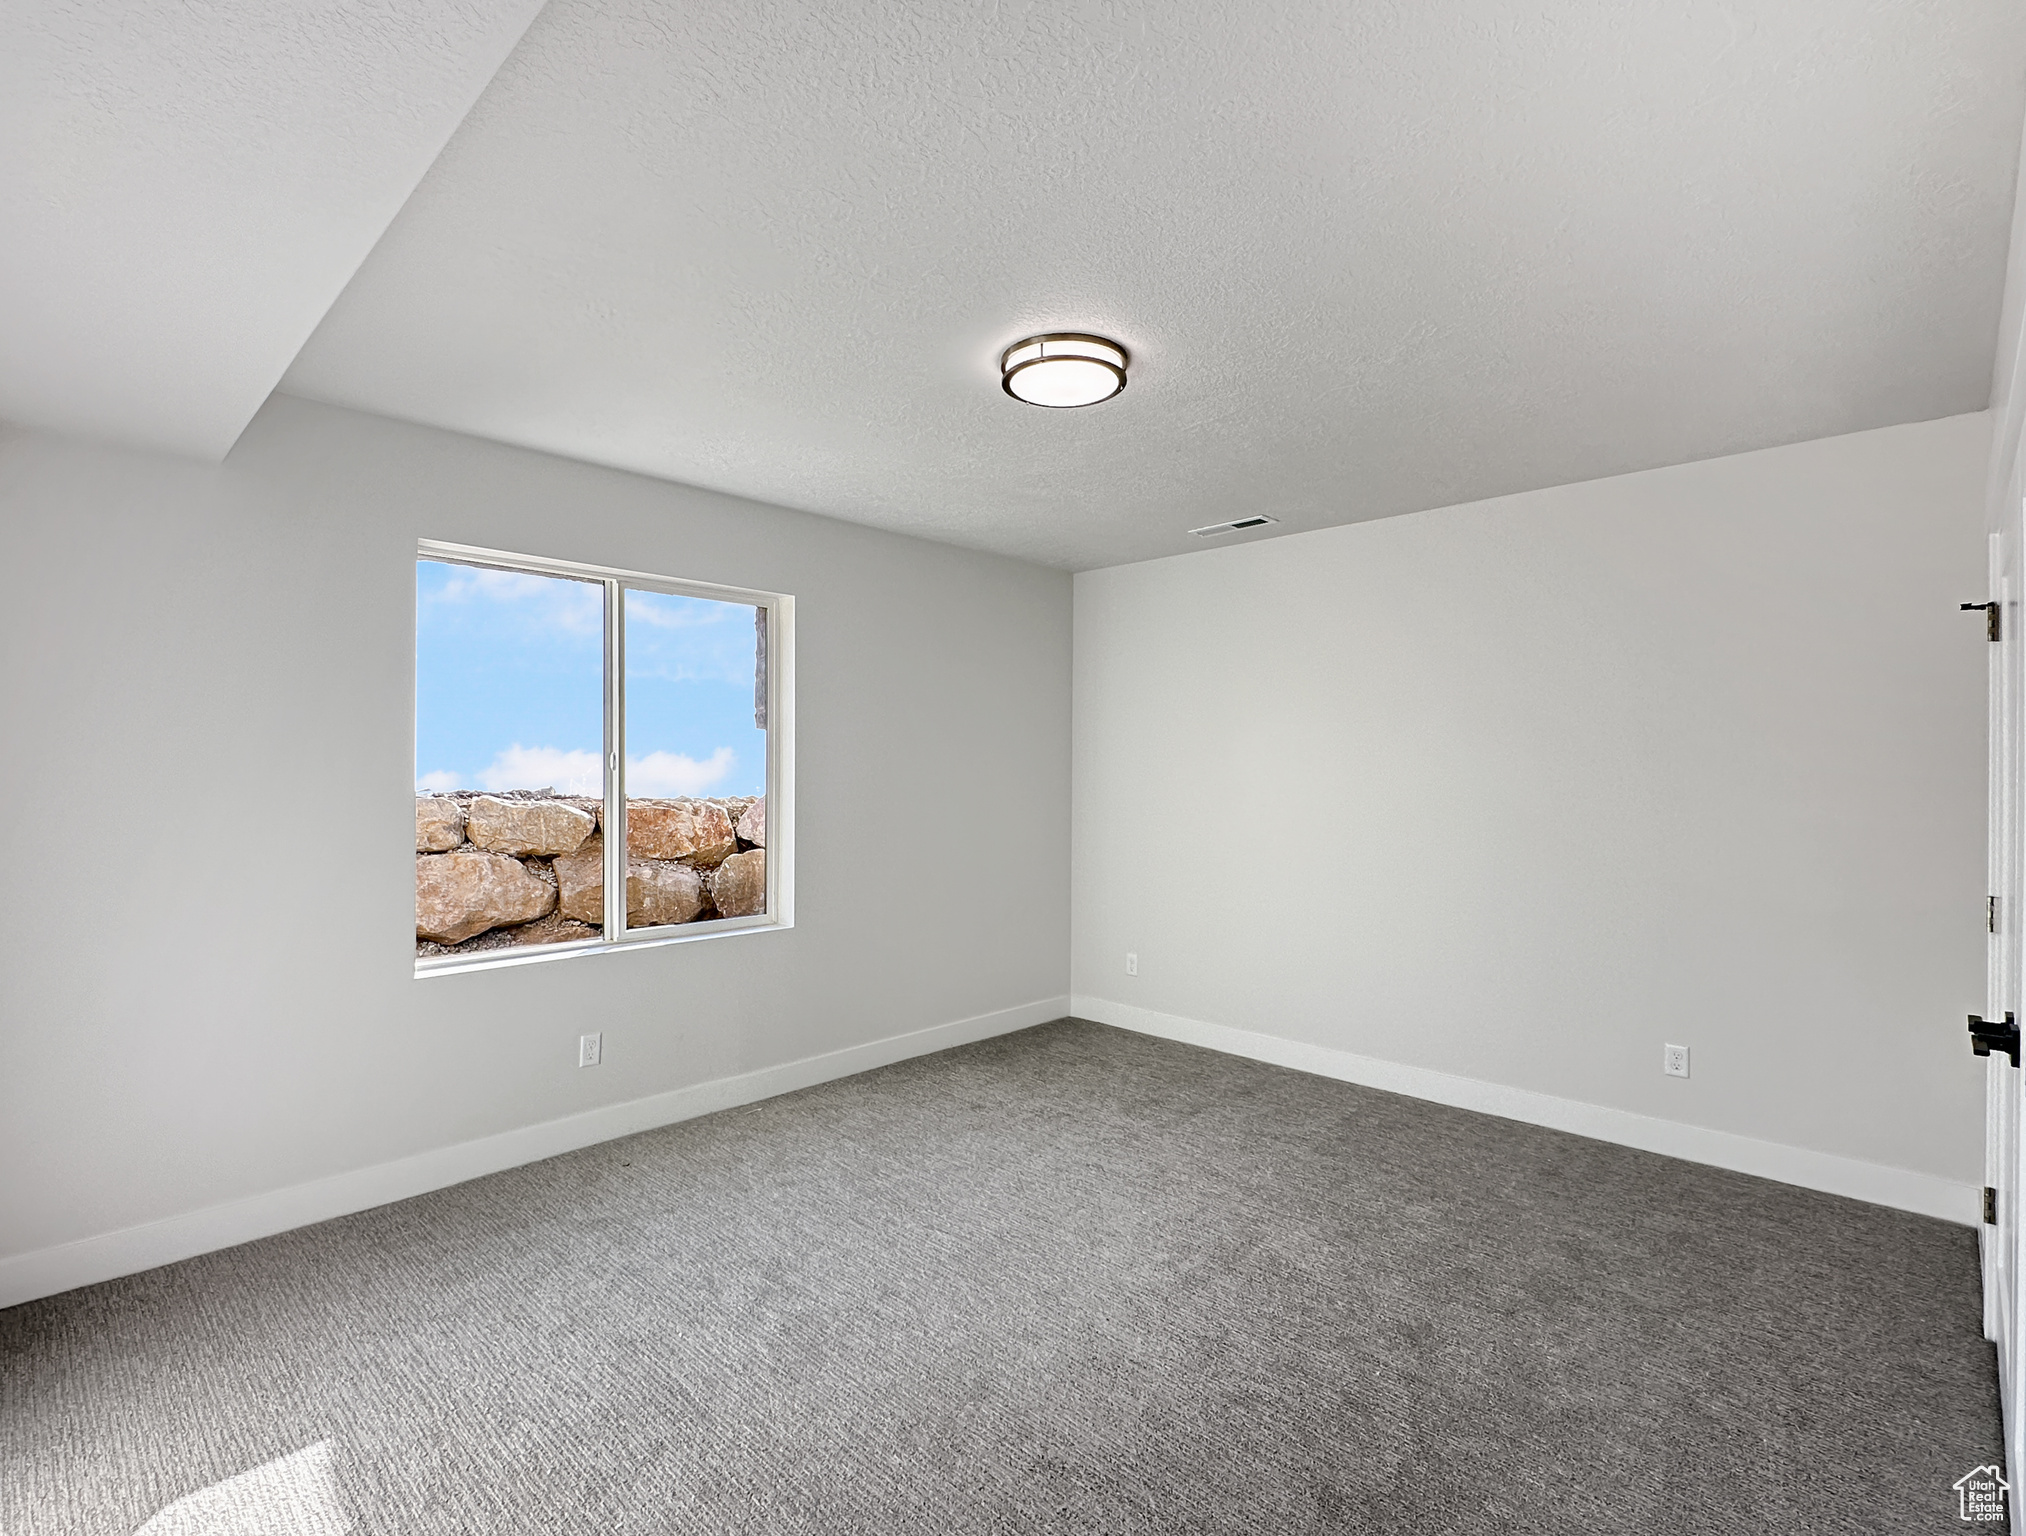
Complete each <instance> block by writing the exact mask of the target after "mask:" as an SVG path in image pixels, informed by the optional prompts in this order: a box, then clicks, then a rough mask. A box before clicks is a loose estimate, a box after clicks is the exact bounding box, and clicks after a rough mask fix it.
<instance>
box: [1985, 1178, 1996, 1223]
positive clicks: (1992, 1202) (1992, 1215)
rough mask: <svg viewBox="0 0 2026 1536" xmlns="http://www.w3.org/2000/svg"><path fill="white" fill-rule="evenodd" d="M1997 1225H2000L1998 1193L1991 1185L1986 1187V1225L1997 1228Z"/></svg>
mask: <svg viewBox="0 0 2026 1536" xmlns="http://www.w3.org/2000/svg"><path fill="white" fill-rule="evenodd" d="M1997 1224H1998V1192H1997V1191H1996V1190H1995V1189H1993V1188H1991V1186H1990V1185H1988V1184H1986V1185H1985V1186H1984V1225H1985V1226H1987V1227H1995V1226H1996V1225H1997Z"/></svg>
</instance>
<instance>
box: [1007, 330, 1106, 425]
mask: <svg viewBox="0 0 2026 1536" xmlns="http://www.w3.org/2000/svg"><path fill="white" fill-rule="evenodd" d="M999 372H1000V374H1001V376H1002V377H1001V379H1000V382H1001V383H1002V384H1004V385H1005V387H1006V393H1007V394H1009V395H1011V396H1012V397H1013V398H1014V399H1015V400H1025V401H1026V402H1027V403H1028V404H1029V405H1046V406H1052V407H1055V408H1056V409H1058V410H1059V409H1063V408H1065V407H1068V406H1072V405H1096V404H1097V403H1098V402H1099V401H1100V400H1109V399H1111V397H1112V396H1113V395H1115V394H1117V393H1118V392H1119V391H1120V390H1122V389H1124V388H1125V387H1126V349H1125V348H1124V347H1122V346H1120V345H1119V344H1118V343H1117V342H1115V341H1106V340H1105V339H1104V338H1103V337H1102V336H1085V335H1082V334H1080V333H1078V332H1075V331H1051V332H1050V333H1049V334H1048V335H1046V336H1029V337H1028V338H1027V339H1026V340H1025V341H1016V342H1014V343H1013V345H1012V346H1010V347H1008V348H1007V349H1006V350H1005V351H1004V352H1003V353H1001V354H1000V356H999Z"/></svg>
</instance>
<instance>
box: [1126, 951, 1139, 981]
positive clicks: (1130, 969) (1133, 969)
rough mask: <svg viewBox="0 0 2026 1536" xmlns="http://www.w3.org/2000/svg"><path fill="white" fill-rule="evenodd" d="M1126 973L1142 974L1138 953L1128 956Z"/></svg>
mask: <svg viewBox="0 0 2026 1536" xmlns="http://www.w3.org/2000/svg"><path fill="white" fill-rule="evenodd" d="M1126 974H1127V975H1128V976H1137V975H1139V974H1140V957H1139V956H1138V955H1132V954H1129V955H1127V956H1126Z"/></svg>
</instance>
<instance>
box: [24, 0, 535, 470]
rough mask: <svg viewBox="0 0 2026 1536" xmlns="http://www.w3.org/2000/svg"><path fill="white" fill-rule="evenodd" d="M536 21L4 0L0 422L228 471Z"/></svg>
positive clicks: (526, 15)
mask: <svg viewBox="0 0 2026 1536" xmlns="http://www.w3.org/2000/svg"><path fill="white" fill-rule="evenodd" d="M539 5H540V0H289V3H287V4H279V3H275V0H209V3H202V4H193V3H185V0H120V3H117V4H109V5H108V4H92V3H84V0H11V3H9V4H8V5H7V6H6V8H5V11H4V16H5V22H4V42H0V143H4V144H5V146H6V151H7V152H6V153H5V154H4V155H0V209H4V210H5V213H4V233H0V417H4V418H6V419H7V420H9V421H13V422H17V423H20V424H23V425H28V426H37V427H45V428H50V429H53V430H56V431H60V432H69V433H76V434H80V435H85V436H91V437H106V438H112V439H115V440H117V441H121V442H127V443H138V444H144V445H146V446H150V447H158V448H168V449H172V450H175V451H178V452H182V453H189V454H195V455H199V456H201V457H206V458H211V459H217V458H220V457H222V456H223V455H224V453H225V451H226V450H227V449H228V448H230V447H231V446H232V443H233V440H234V439H236V438H237V437H238V436H239V433H240V429H241V428H243V427H244V426H245V425H246V423H247V421H248V420H249V419H251V417H252V415H253V413H254V412H255V411H256V410H258V409H259V408H260V404H261V402H262V401H263V400H265V399H266V398H267V396H268V394H269V393H270V392H271V391H272V390H273V389H274V386H275V383H276V381H277V380H279V379H280V378H281V375H282V371H283V370H284V369H285V368H287V367H288V365H289V361H290V360H291V359H292V358H293V357H294V356H295V354H296V352H297V351H298V350H299V349H300V348H301V346H302V344H303V342H304V340H305V339H306V338H307V337H308V336H309V334H310V332H311V330H313V329H314V328H315V326H316V323H317V322H318V321H319V320H321V319H322V318H323V316H324V312H325V311H326V310H327V309H329V308H330V304H331V301H332V299H334V298H335V297H337V294H338V292H339V290H341V289H342V288H343V287H344V285H345V283H346V281H347V280H348V279H349V278H350V277H351V275H352V273H353V272H354V271H355V270H356V269H357V268H358V265H359V263H360V261H362V260H363V259H364V258H365V255H366V253H367V252H368V251H370V250H371V249H372V247H373V242H374V241H375V240H377V239H378V238H379V237H380V234H381V232H382V231H383V230H384V229H386V227H387V223H388V221H389V220H390V219H392V218H393V217H394V215H395V214H396V213H397V212H398V211H399V210H400V207H401V204H402V201H403V199H405V198H406V197H407V196H408V194H409V192H411V191H412V190H413V189H414V187H415V184H416V182H418V181H420V180H421V179H422V174H423V172H424V171H426V170H427V169H428V168H429V164H430V162H431V161H432V160H433V159H434V158H435V157H436V154H437V152H438V151H439V150H440V149H441V148H442V147H443V144H444V141H445V140H446V139H448V138H449V137H450V133H451V130H452V129H454V128H455V127H456V126H457V124H458V123H459V121H460V120H462V118H463V117H464V114H465V112H466V111H468V110H469V109H470V106H471V104H472V102H473V101H475V100H476V99H477V97H478V94H479V92H480V91H481V90H483V89H484V88H485V84H486V82H487V81H488V80H489V79H491V78H492V74H493V71H494V70H496V69H497V68H498V67H499V64H500V61H501V60H502V59H504V58H505V57H506V55H507V51H508V50H509V49H511V48H512V47H513V45H514V42H515V40H516V39H517V38H519V36H520V35H521V32H522V31H523V30H524V29H525V28H526V26H527V23H528V21H529V19H530V18H531V17H532V16H533V15H534V13H535V11H536V10H537V9H538V7H539Z"/></svg>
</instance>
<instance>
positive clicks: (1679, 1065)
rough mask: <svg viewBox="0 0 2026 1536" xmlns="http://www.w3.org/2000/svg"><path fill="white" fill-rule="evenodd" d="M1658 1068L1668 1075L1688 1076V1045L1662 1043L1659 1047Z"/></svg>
mask: <svg viewBox="0 0 2026 1536" xmlns="http://www.w3.org/2000/svg"><path fill="white" fill-rule="evenodd" d="M1660 1070H1661V1071H1663V1072H1665V1073H1666V1074H1667V1075H1668V1076H1669V1077H1686V1076H1688V1047H1687V1046H1685V1045H1663V1046H1662V1047H1661V1048H1660Z"/></svg>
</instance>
